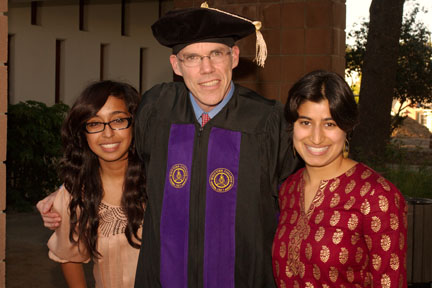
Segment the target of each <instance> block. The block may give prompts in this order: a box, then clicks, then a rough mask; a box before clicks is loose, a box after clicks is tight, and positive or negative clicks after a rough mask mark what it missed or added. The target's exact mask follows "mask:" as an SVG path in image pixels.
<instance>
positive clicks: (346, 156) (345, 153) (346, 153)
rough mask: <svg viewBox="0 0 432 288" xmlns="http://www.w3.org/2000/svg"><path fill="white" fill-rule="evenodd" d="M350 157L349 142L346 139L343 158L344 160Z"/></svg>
mask: <svg viewBox="0 0 432 288" xmlns="http://www.w3.org/2000/svg"><path fill="white" fill-rule="evenodd" d="M348 155H349V141H348V139H346V138H345V143H344V146H343V149H342V156H343V158H348Z"/></svg>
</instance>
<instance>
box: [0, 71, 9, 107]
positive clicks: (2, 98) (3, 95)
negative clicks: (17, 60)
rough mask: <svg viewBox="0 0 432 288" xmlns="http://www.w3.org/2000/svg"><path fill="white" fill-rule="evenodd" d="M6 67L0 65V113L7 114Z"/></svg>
mask: <svg viewBox="0 0 432 288" xmlns="http://www.w3.org/2000/svg"><path fill="white" fill-rule="evenodd" d="M7 85H8V81H7V67H6V66H2V64H0V113H6V112H7V104H8V103H7Z"/></svg>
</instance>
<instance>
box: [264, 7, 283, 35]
mask: <svg viewBox="0 0 432 288" xmlns="http://www.w3.org/2000/svg"><path fill="white" fill-rule="evenodd" d="M259 19H260V21H261V22H262V24H263V28H264V29H269V28H280V26H281V4H279V3H277V4H265V5H261V7H260V17H259Z"/></svg>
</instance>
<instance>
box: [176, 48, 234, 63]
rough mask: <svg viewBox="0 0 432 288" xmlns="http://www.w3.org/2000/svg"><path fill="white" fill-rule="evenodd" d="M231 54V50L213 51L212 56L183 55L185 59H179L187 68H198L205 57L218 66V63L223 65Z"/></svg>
mask: <svg viewBox="0 0 432 288" xmlns="http://www.w3.org/2000/svg"><path fill="white" fill-rule="evenodd" d="M230 54H231V49H230V50H229V51H218V50H215V51H212V52H211V53H210V55H204V56H201V55H198V54H185V55H183V59H181V58H179V57H178V56H176V57H177V59H178V60H179V61H180V62H182V63H183V64H184V65H185V66H186V67H196V66H199V65H200V64H201V62H202V60H203V59H204V58H205V57H208V58H209V60H210V62H212V63H213V64H217V63H222V62H223V61H225V59H226V56H228V55H230Z"/></svg>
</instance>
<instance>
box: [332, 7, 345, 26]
mask: <svg viewBox="0 0 432 288" xmlns="http://www.w3.org/2000/svg"><path fill="white" fill-rule="evenodd" d="M332 6H333V7H332V10H333V11H332V15H333V17H332V18H333V19H332V22H333V27H335V28H339V29H342V30H344V29H345V26H346V6H345V2H343V3H333V5H332Z"/></svg>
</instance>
